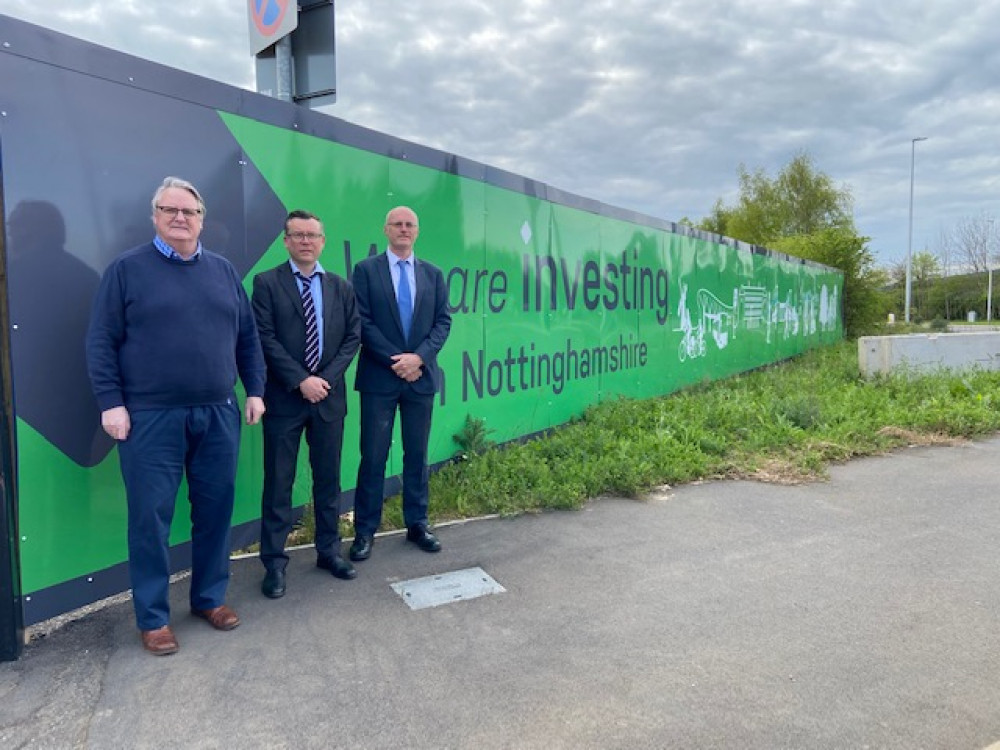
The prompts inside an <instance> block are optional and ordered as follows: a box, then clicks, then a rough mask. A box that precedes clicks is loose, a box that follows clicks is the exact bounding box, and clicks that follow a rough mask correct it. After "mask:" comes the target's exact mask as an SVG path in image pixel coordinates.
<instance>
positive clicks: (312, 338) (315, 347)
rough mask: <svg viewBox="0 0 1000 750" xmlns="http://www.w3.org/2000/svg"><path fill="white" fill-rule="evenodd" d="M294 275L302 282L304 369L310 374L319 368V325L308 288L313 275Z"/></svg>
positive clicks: (310, 291)
mask: <svg viewBox="0 0 1000 750" xmlns="http://www.w3.org/2000/svg"><path fill="white" fill-rule="evenodd" d="M295 275H296V276H298V277H299V281H301V282H302V285H301V286H300V287H299V289H300V290H301V294H302V312H303V313H305V316H306V369H307V370H309V372H310V374H312V373H315V372H316V370H317V369H318V368H319V327H318V326H317V325H316V305H315V304H313V296H312V290H311V289H310V284H311V282H312V279H313V277H312V276H310V277H309V278H306V277H305V276H303V275H302V274H300V273H296V274H295ZM314 275H315V274H314Z"/></svg>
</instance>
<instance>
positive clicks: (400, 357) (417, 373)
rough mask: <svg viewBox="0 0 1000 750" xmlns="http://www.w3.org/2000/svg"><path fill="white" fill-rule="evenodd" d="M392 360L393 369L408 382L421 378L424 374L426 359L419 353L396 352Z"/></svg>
mask: <svg viewBox="0 0 1000 750" xmlns="http://www.w3.org/2000/svg"><path fill="white" fill-rule="evenodd" d="M392 362H393V365H392V371H393V372H394V373H396V374H397V375H398V376H399V377H401V378H402V379H403V380H405V381H406V382H407V383H412V382H413V381H415V380H420V378H421V376H422V375H423V374H424V371H423V366H424V360H423V359H422V358H421V356H420V355H419V354H410V353H407V354H394V355H392Z"/></svg>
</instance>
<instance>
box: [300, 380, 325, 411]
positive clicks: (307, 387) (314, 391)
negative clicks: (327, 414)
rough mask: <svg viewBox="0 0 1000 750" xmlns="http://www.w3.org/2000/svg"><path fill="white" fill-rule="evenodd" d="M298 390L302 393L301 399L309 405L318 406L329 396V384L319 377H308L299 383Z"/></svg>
mask: <svg viewBox="0 0 1000 750" xmlns="http://www.w3.org/2000/svg"><path fill="white" fill-rule="evenodd" d="M299 390H300V391H302V398H304V399H305V400H306V401H308V402H309V403H310V404H318V403H319V402H320V401H322V400H323V399H324V398H326V397H327V396H329V395H330V384H329V383H328V382H327V381H326V379H325V378H321V377H320V376H319V375H310V376H309V377H308V378H306V379H305V380H303V381H302V382H301V383H299Z"/></svg>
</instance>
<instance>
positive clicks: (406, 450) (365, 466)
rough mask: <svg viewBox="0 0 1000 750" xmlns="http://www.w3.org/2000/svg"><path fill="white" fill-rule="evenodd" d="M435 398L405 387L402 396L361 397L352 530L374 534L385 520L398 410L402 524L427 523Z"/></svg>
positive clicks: (400, 393)
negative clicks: (429, 450) (429, 447)
mask: <svg viewBox="0 0 1000 750" xmlns="http://www.w3.org/2000/svg"><path fill="white" fill-rule="evenodd" d="M433 408H434V394H433V393H432V394H423V393H416V392H415V391H414V390H413V389H412V388H410V386H409V385H406V386H404V387H403V388H402V390H401V391H400V392H399V393H398V394H393V393H367V392H364V391H362V393H361V465H360V466H359V467H358V485H357V487H356V488H355V490H354V528H355V529H356V531H357V533H358V535H359V536H371V535H373V534H374V533H375V532H376V531H377V530H378V527H379V524H380V523H381V522H382V501H383V500H384V499H385V467H386V463H387V461H388V459H389V448H390V446H391V445H392V428H393V425H394V424H395V421H396V410H397V409H398V410H399V420H400V433H401V435H402V438H403V522H404V523H405V524H406V525H407V526H408V527H409V526H413V525H414V524H418V523H427V505H428V494H429V493H428V487H427V482H428V476H429V474H428V469H427V442H428V440H429V439H430V434H431V412H432V410H433Z"/></svg>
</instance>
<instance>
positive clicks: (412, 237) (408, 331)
mask: <svg viewBox="0 0 1000 750" xmlns="http://www.w3.org/2000/svg"><path fill="white" fill-rule="evenodd" d="M384 231H385V235H386V237H387V238H388V240H389V249H388V250H387V251H386V252H385V253H382V254H380V255H373V256H370V257H368V258H365V259H364V260H363V261H361V262H360V263H358V264H357V265H356V266H355V267H354V274H353V276H352V280H353V283H354V291H355V294H356V295H357V299H358V312H359V313H360V315H361V355H360V357H359V359H358V371H357V377H356V379H355V381H354V388H355V390H357V391H359V392H360V393H361V465H360V466H359V467H358V483H357V488H356V489H355V491H354V526H355V530H356V535H355V537H354V543H353V544H352V545H351V550H350V557H351V559H352V560H354V561H359V560H367V559H368V557H369V556H371V552H372V545H373V543H374V537H375V531H376V530H377V529H378V526H379V523H381V520H382V501H383V499H384V484H385V467H386V461H387V460H388V457H389V446H390V444H391V442H392V428H393V424H394V422H395V419H396V411H397V410H398V411H399V417H400V428H401V433H402V438H403V520H404V522H405V523H406V538H407V539H408V540H409V541H411V542H413V543H414V544H416V545H417V546H418V547H419V548H420V549H422V550H424V551H425V552H437V551H439V550H440V549H441V543H440V542H439V541H438V539H437V537H435V536H434V534H433V533H431V531H430V528H429V526H428V523H427V505H428V487H427V479H428V468H427V443H428V439H429V437H430V432H431V411H432V409H433V406H434V394H435V392H436V391H437V390H438V389H439V388H440V387H441V371H440V370H439V369H438V363H437V355H438V352H439V351H441V347H443V346H444V342H445V340H446V339H447V338H448V332H449V330H450V329H451V315H450V313H449V312H448V292H447V289H446V287H445V283H444V275H443V274H442V273H441V270H440V269H439V268H437V267H436V266H434V265H432V264H430V263H428V262H427V261H425V260H419V259H417V257H416V256H415V255H414V254H413V246H414V244H415V243H416V241H417V236H418V235H419V234H420V225H419V221H418V219H417V215H416V214H415V213H414V212H413V211H412V210H411V209H409V208H407V207H406V206H398V207H396V208H394V209H392V210H391V211H389V213H388V215H387V216H386V218H385V227H384Z"/></svg>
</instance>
